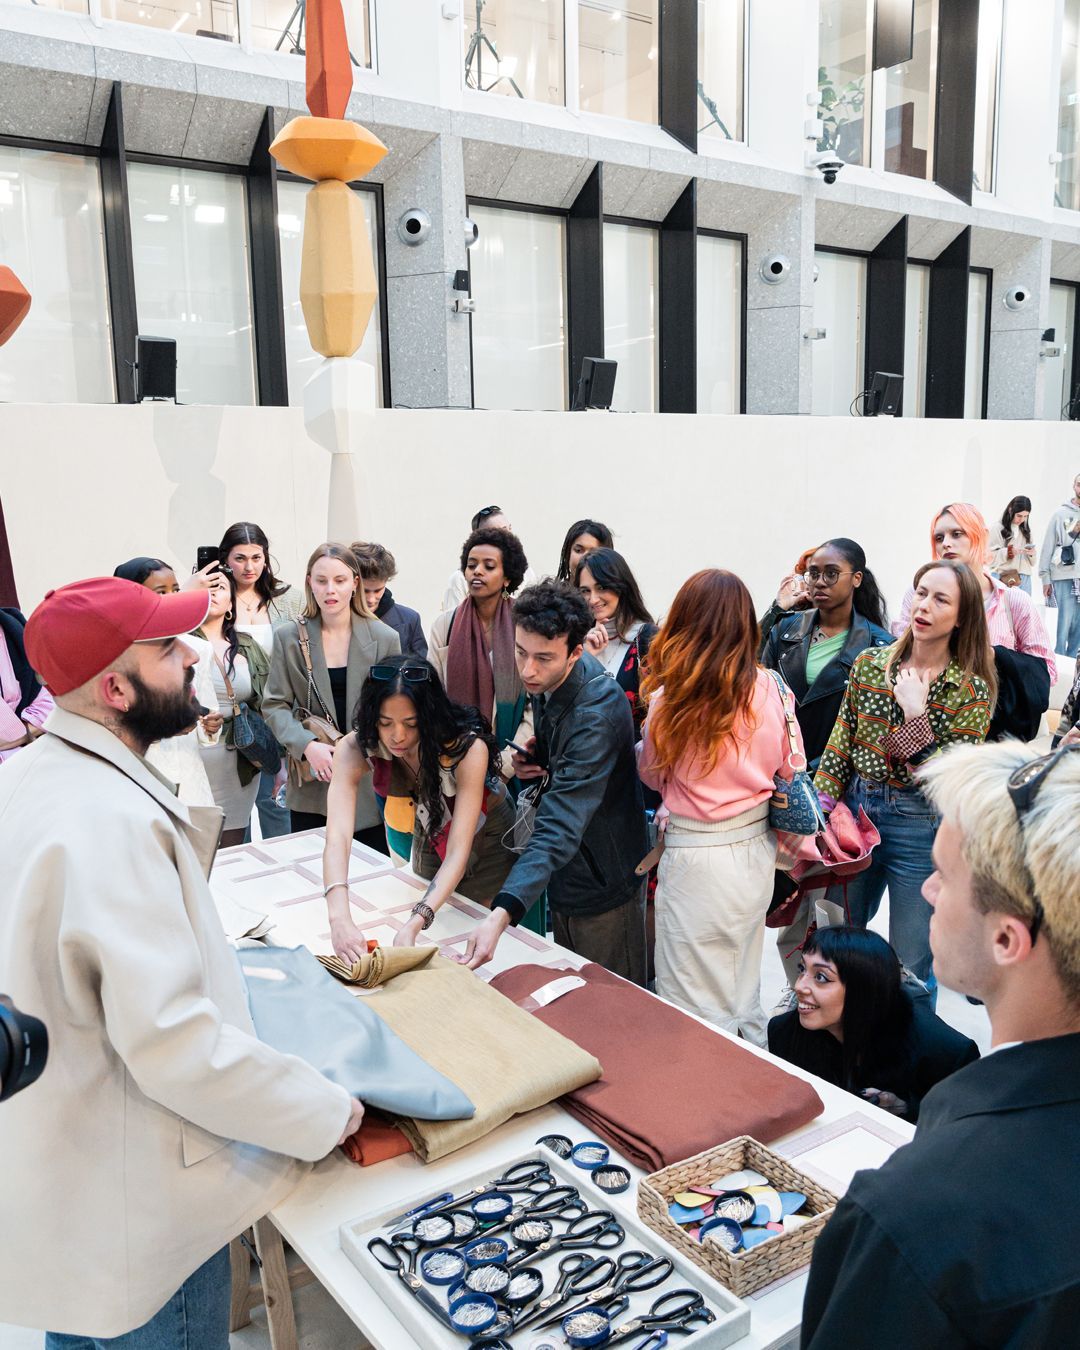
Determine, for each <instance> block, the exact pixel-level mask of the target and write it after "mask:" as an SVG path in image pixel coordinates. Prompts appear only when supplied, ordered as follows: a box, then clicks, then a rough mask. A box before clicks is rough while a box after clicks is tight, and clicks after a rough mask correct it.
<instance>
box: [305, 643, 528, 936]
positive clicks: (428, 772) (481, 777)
mask: <svg viewBox="0 0 1080 1350" xmlns="http://www.w3.org/2000/svg"><path fill="white" fill-rule="evenodd" d="M368 780H370V782H371V784H372V786H373V788H374V792H375V800H376V802H377V803H378V806H379V810H380V812H381V813H382V817H383V822H384V824H385V827H386V837H387V842H388V843H389V845H390V853H391V857H396V858H399V859H401V860H403V861H404V860H407V859H410V858H411V861H412V868H413V871H414V872H416V874H417V875H418V876H421V877H424V878H425V879H427V880H428V881H430V882H431V884H430V886H428V888H427V891H426V892H425V893H424V896H423V898H422V899H421V900H419V901H418V902H417V904H416V905H414V906H413V910H412V913H411V914H410V915H409V917H408V919H407V920H406V921H405V923H404V925H403V926H402V928H401V930H400V931H399V933H398V935H397V937H395V939H394V943H395V946H399V947H400V946H405V947H412V946H415V945H416V939H417V937H418V936H419V934H420V933H421V932H422V931H423V930H424V929H425V928H429V927H430V926H431V923H432V922H433V920H434V917H435V914H436V913H437V912H438V910H439V908H440V907H441V906H442V905H443V904H444V903H445V902H446V900H447V899H448V898H449V896H450V894H451V892H452V891H455V890H457V891H460V893H461V894H462V895H465V896H468V897H469V899H471V900H477V901H479V902H480V903H481V904H483V905H489V904H490V903H491V900H492V898H493V897H494V896H495V895H497V894H498V892H499V889H500V887H501V886H502V883H503V882H504V881H505V880H506V878H507V876H508V875H509V872H510V869H511V867H512V866H513V864H514V862H515V861H516V857H515V855H514V854H513V853H511V852H510V850H509V849H508V848H507V847H506V845H505V844H504V843H503V837H504V835H506V834H507V833H508V832H509V831H510V830H511V829H512V828H513V824H514V809H513V807H512V805H511V804H510V800H509V797H508V795H507V791H506V786H505V784H504V783H503V782H502V780H501V778H500V777H499V756H498V751H497V749H496V746H495V740H494V737H493V736H492V735H491V732H490V730H489V729H488V727H487V725H486V724H485V722H484V719H483V718H482V717H481V716H480V714H479V713H478V712H477V710H476V709H475V708H467V707H463V706H462V705H461V704H460V703H453V702H451V700H450V699H449V698H448V697H447V695H446V691H445V690H444V689H443V687H442V684H441V683H440V681H439V677H438V675H437V674H436V672H435V668H434V667H433V666H432V665H431V663H430V662H428V661H425V660H422V659H421V658H420V657H416V656H392V657H389V658H388V659H387V660H385V661H382V662H380V663H379V664H378V665H374V666H372V667H371V672H370V674H369V675H368V678H367V679H366V680H365V681H364V685H363V688H362V689H361V691H360V702H359V704H358V706H357V709H356V716H355V718H354V720H353V726H352V730H351V731H350V733H349V734H348V735H347V736H346V737H345V738H344V739H343V740H342V741H341V742H340V743H339V744H338V748H337V751H336V752H335V755H334V775H333V778H332V779H331V782H330V788H329V791H328V793H327V817H326V848H325V850H324V852H323V885H324V886H325V888H326V900H327V906H328V909H329V913H330V935H331V939H332V941H333V944H334V951H335V952H337V954H338V956H340V957H341V958H342V960H345V961H356V960H358V959H359V958H360V956H361V955H363V953H364V952H365V951H366V946H365V941H364V935H363V933H362V932H361V931H360V929H359V928H358V927H357V926H356V924H355V923H354V922H353V919H352V914H351V911H350V907H349V888H348V884H347V880H346V878H347V877H348V862H349V846H350V840H351V837H352V822H353V819H354V817H355V813H356V797H357V792H358V790H359V787H360V785H361V783H364V782H367V781H368Z"/></svg>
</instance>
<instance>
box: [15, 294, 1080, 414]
mask: <svg viewBox="0 0 1080 1350" xmlns="http://www.w3.org/2000/svg"><path fill="white" fill-rule="evenodd" d="M1076 291H1077V288H1076V287H1075V286H1068V285H1064V284H1062V283H1061V282H1056V281H1052V282H1051V283H1050V325H1049V326H1050V327H1051V328H1053V330H1054V346H1055V347H1060V348H1061V355H1060V356H1045V357H1043V358H1042V361H1041V365H1042V367H1043V375H1044V384H1043V414H1042V415H1043V417H1045V418H1047V419H1049V420H1050V421H1051V422H1060V421H1061V420H1062V417H1063V413H1062V409H1063V408H1064V407H1065V405H1066V404H1067V403H1068V402H1069V400H1070V399H1071V398H1072V395H1073V390H1072V387H1071V386H1072V363H1073V343H1074V342H1075V341H1076ZM0 355H2V353H0ZM1066 420H1067V419H1066Z"/></svg>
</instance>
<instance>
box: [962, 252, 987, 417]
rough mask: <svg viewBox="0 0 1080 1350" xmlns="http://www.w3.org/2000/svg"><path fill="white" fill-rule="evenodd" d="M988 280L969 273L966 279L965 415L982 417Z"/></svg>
mask: <svg viewBox="0 0 1080 1350" xmlns="http://www.w3.org/2000/svg"><path fill="white" fill-rule="evenodd" d="M989 295H990V277H989V276H987V274H986V273H985V272H972V273H971V274H970V276H969V277H968V313H967V353H966V356H965V359H964V416H965V417H981V416H982V415H983V384H984V380H985V378H986V306H987V303H988V297H989Z"/></svg>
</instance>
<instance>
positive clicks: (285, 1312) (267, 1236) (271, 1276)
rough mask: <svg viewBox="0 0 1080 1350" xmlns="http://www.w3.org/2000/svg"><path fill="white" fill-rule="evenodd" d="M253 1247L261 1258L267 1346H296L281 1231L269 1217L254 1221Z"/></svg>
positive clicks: (274, 1349) (278, 1349)
mask: <svg viewBox="0 0 1080 1350" xmlns="http://www.w3.org/2000/svg"><path fill="white" fill-rule="evenodd" d="M255 1250H256V1251H257V1252H258V1254H259V1260H260V1261H261V1262H262V1287H263V1301H264V1302H265V1304H266V1321H267V1324H268V1325H269V1328H270V1346H271V1350H297V1341H296V1319H295V1317H294V1316H293V1305H292V1287H291V1285H290V1282H289V1271H288V1267H287V1266H286V1264H285V1248H284V1246H283V1245H282V1241H281V1234H280V1233H279V1232H278V1230H277V1229H276V1228H275V1227H274V1225H273V1223H272V1222H271V1221H270V1219H269V1218H262V1219H260V1220H259V1221H258V1222H257V1223H256V1224H255Z"/></svg>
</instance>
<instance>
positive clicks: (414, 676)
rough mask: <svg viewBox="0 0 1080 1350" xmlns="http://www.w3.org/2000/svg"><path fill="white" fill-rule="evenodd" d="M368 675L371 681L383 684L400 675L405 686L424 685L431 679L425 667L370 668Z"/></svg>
mask: <svg viewBox="0 0 1080 1350" xmlns="http://www.w3.org/2000/svg"><path fill="white" fill-rule="evenodd" d="M368 673H369V674H370V675H371V678H372V679H373V680H381V681H384V682H386V681H388V680H392V679H394V678H396V676H398V675H400V676H401V678H402V679H403V680H404V681H405V683H406V684H426V683H427V681H428V680H429V679H430V678H431V672H430V671H429V670H428V668H427V667H426V666H372V667H371V670H370V671H369V672H368Z"/></svg>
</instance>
